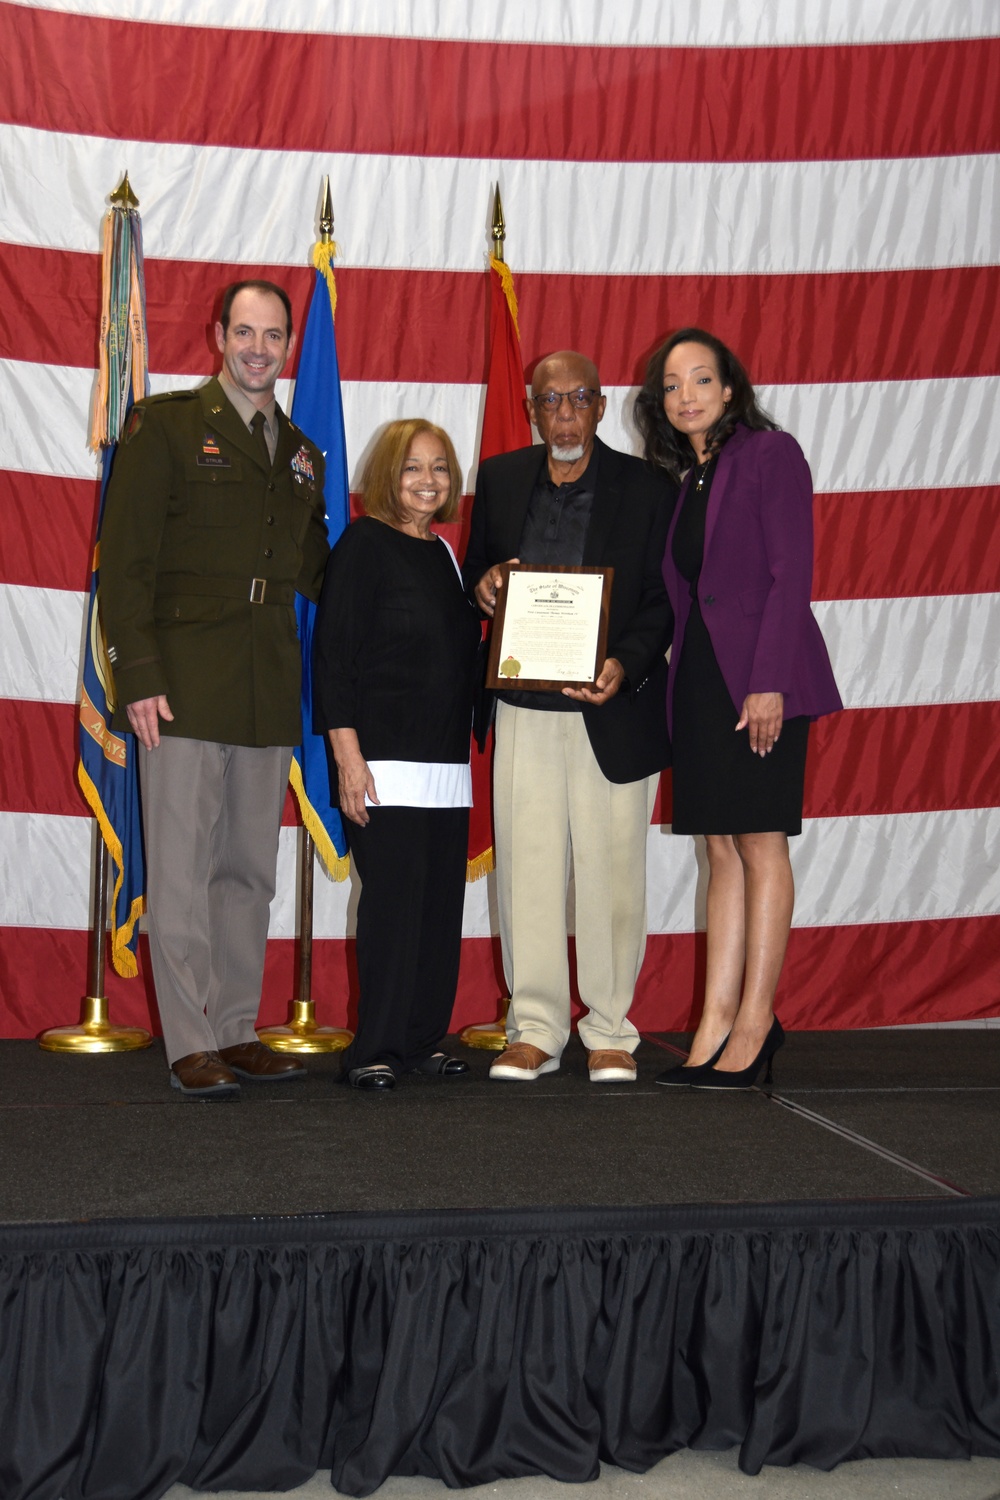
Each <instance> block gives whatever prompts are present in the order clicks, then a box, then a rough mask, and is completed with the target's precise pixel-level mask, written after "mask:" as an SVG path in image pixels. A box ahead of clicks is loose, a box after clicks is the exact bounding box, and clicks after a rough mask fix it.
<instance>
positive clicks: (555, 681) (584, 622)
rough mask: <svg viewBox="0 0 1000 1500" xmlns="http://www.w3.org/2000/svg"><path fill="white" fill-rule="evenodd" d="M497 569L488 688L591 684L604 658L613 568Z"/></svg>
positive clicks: (534, 688) (524, 565)
mask: <svg viewBox="0 0 1000 1500" xmlns="http://www.w3.org/2000/svg"><path fill="white" fill-rule="evenodd" d="M501 571H502V573H503V585H502V587H501V588H499V589H497V602H496V609H495V612H494V615H493V625H492V628H491V630H490V647H489V654H488V656H487V660H486V686H487V687H488V688H501V689H502V688H518V689H520V690H525V689H526V690H528V691H529V692H547V693H552V692H556V693H557V692H559V691H560V689H562V688H566V687H570V688H585V687H590V688H592V687H593V686H594V682H595V681H596V679H597V676H598V674H599V673H600V670H601V668H602V667H603V665H604V662H605V659H606V657H607V648H608V611H609V609H610V607H611V584H612V581H613V579H614V572H615V570H614V568H572V567H567V568H558V567H557V568H551V567H543V566H542V565H541V564H540V563H513V564H509V563H504V564H503V567H502V569H501Z"/></svg>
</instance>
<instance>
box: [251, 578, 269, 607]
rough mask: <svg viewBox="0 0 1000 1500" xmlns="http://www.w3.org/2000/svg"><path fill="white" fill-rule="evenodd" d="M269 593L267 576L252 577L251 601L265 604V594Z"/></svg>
mask: <svg viewBox="0 0 1000 1500" xmlns="http://www.w3.org/2000/svg"><path fill="white" fill-rule="evenodd" d="M266 593H267V579H266V578H252V579H251V580H250V603H251V604H263V603H264V595H265V594H266Z"/></svg>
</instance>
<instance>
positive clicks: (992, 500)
mask: <svg viewBox="0 0 1000 1500" xmlns="http://www.w3.org/2000/svg"><path fill="white" fill-rule="evenodd" d="M814 514H815V521H816V571H815V574H814V577H813V598H814V599H908V598H919V597H923V596H927V595H934V594H989V593H996V592H1000V485H981V486H970V487H969V488H968V489H956V490H877V491H874V492H871V493H869V492H861V491H858V492H854V493H841V494H822V495H817V496H816V504H815V512H814Z"/></svg>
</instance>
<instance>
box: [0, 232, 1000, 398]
mask: <svg viewBox="0 0 1000 1500" xmlns="http://www.w3.org/2000/svg"><path fill="white" fill-rule="evenodd" d="M242 276H264V277H266V278H267V279H268V280H272V281H278V282H280V283H281V284H282V285H283V286H285V287H286V288H287V289H288V292H289V294H290V296H291V298H292V308H293V314H294V317H295V321H296V326H301V323H302V319H303V317H304V314H305V309H306V306H307V303H308V298H309V293H310V291H311V288H312V284H313V272H312V271H311V270H309V269H308V268H307V267H304V266H292V267H289V266H268V265H252V266H249V265H239V264H235V263H234V264H222V263H218V262H211V263H206V262H201V261H174V260H152V259H150V260H147V261H146V308H147V323H148V328H149V347H150V350H151V353H152V359H153V364H154V368H155V369H156V370H161V371H165V372H167V373H169V374H171V375H197V374H205V375H207V374H209V373H210V372H212V371H214V370H215V369H217V368H218V353H217V350H216V347H215V337H214V333H213V325H214V321H215V317H216V314H217V312H218V307H219V303H220V302H221V299H222V292H223V290H224V288H225V286H226V285H227V283H228V282H230V281H235V280H237V279H239V278H240V277H242ZM99 277H100V263H99V259H98V257H97V256H96V255H85V254H82V253H80V252H76V253H70V252H68V251H62V250H44V249H36V248H33V247H30V246H24V245H9V244H0V287H3V289H4V290H5V292H6V298H5V303H4V314H3V319H2V320H0V358H4V359H23V360H29V361H32V362H34V363H41V364H56V365H76V366H78V367H83V368H87V369H92V368H94V367H95V365H96V353H95V349H96V328H97V308H98V306H99V297H98V283H99ZM53 288H55V289H56V292H57V295H58V301H59V304H60V307H65V308H68V309H69V312H68V315H67V316H66V317H59V318H52V319H40V318H39V317H38V315H37V309H38V307H39V306H45V305H48V304H50V303H51V301H52V298H53ZM337 288H338V292H339V299H338V303H337V351H338V356H339V359H340V370H341V376H342V378H343V379H345V380H388V381H400V380H402V381H444V382H447V383H449V384H476V385H478V384H480V383H481V382H482V381H484V380H485V378H486V354H485V350H484V341H483V330H484V318H485V305H486V296H487V288H486V285H485V278H484V277H483V274H482V272H481V271H469V272H460V271H433V270H422V271H419V272H417V271H406V270H391V271H382V270H372V269H366V268H360V267H352V266H347V267H344V268H342V269H338V271H337ZM517 294H518V304H519V313H520V327H521V335H522V352H523V356H524V366H525V369H527V370H530V368H531V366H532V365H533V364H534V363H535V362H536V361H537V360H539V359H541V358H542V357H543V356H544V355H546V354H549V353H551V351H552V350H553V349H561V348H582V349H584V350H587V351H588V352H589V353H591V354H592V356H593V357H594V358H595V359H596V360H597V363H598V365H599V366H600V369H601V376H602V379H603V380H604V383H605V385H632V384H634V383H636V382H638V381H639V380H641V378H642V375H643V371H644V367H645V361H646V358H647V357H648V355H649V354H650V353H651V351H652V350H653V349H654V348H655V347H656V345H657V344H658V343H659V342H660V341H661V339H662V338H663V337H664V336H665V335H666V334H667V332H668V331H669V330H670V329H673V328H679V327H681V326H683V325H684V324H695V325H697V326H701V327H707V328H709V329H711V330H712V331H713V332H714V333H717V334H718V335H719V337H720V338H722V339H724V340H725V341H726V342H727V343H728V344H730V345H731V346H732V347H733V348H735V349H736V350H738V351H739V353H740V356H741V358H742V359H743V360H744V361H745V363H746V365H747V367H748V368H749V369H750V371H751V372H752V374H753V378H754V380H755V381H756V382H757V383H758V384H763V385H771V384H779V385H797V384H805V385H810V384H817V383H819V384H823V383H826V382H837V381H857V380H920V379H923V380H928V379H931V378H933V377H940V378H946V377H954V376H969V375H994V374H996V373H997V372H998V371H1000V357H998V350H1000V298H998V297H997V295H996V268H995V267H993V266H956V267H948V268H944V269H940V270H920V271H871V272H862V271H857V272H843V273H836V274H835V273H824V274H820V275H813V274H801V275H787V276H585V277H582V276H575V277H571V276H561V275H555V274H553V275H518V277H517ZM918 325H919V327H920V330H921V334H920V338H918V339H917V338H914V337H913V329H914V327H915V326H918ZM457 331H458V332H461V334H462V336H461V337H458V336H456V333H457Z"/></svg>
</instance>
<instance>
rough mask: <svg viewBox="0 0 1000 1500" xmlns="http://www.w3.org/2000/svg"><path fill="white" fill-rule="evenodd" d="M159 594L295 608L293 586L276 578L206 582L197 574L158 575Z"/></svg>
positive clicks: (229, 579)
mask: <svg viewBox="0 0 1000 1500" xmlns="http://www.w3.org/2000/svg"><path fill="white" fill-rule="evenodd" d="M157 593H158V594H204V595H206V596H207V597H208V598H209V599H249V601H250V603H251V604H294V602H295V585H294V583H283V582H282V581H281V580H279V579H277V578H220V577H210V578H206V577H203V576H201V575H200V574H198V573H161V574H160V576H159V578H158V579H157Z"/></svg>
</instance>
